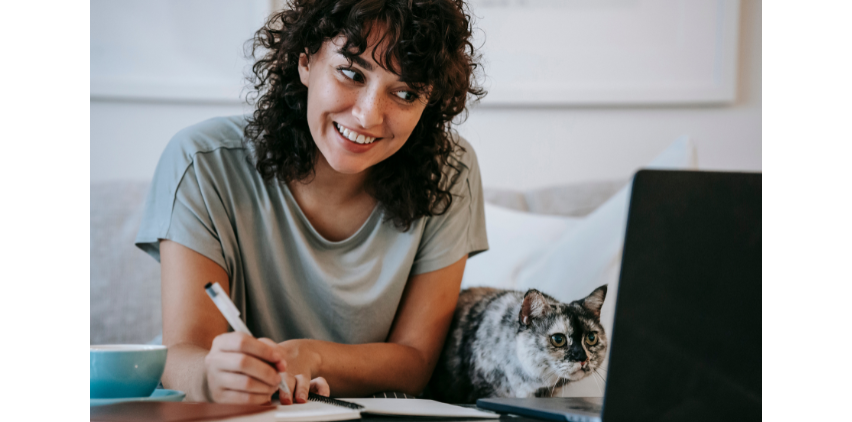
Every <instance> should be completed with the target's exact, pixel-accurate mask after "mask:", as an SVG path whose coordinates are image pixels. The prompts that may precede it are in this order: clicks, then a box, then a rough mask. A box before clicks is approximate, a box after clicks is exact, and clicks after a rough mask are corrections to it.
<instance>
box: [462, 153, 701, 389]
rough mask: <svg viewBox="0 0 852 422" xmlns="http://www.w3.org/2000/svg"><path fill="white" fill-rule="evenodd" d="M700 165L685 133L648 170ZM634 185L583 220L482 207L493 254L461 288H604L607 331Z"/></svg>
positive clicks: (581, 385)
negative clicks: (604, 285) (605, 291)
mask: <svg viewBox="0 0 852 422" xmlns="http://www.w3.org/2000/svg"><path fill="white" fill-rule="evenodd" d="M697 167H698V163H697V157H696V152H695V146H694V145H693V143H692V142H691V141H690V140H689V137H687V136H682V137H680V138H678V139H677V140H675V141H674V143H672V144H671V145H670V146H669V147H668V148H666V149H665V150H664V151H663V152H661V153H660V155H658V156H657V157H656V158H655V159H654V160H653V161H652V162H651V163H650V164H649V165H648V166H646V167H645V168H655V169H696V168H697ZM631 183H632V181H631ZM631 183H628V185H627V186H625V187H624V188H622V189H621V190H620V191H619V192H618V193H616V194H615V195H613V196H612V197H611V198H610V199H609V200H607V201H606V202H605V203H604V204H603V205H601V206H600V207H598V208H597V209H596V210H594V211H592V213H591V214H589V215H587V216H585V217H582V218H568V217H554V216H541V215H538V216H536V215H533V214H526V213H518V212H513V211H509V210H504V209H501V208H499V207H495V206H491V207H489V206H486V207H485V221H486V229H487V230H488V243H489V247H490V249H489V251H488V252H486V253H483V254H480V255H478V256H477V257H475V258H473V259H471V260H470V261H468V264H467V267H466V268H465V274H464V279H463V281H462V286H463V287H469V286H491V287H499V288H504V289H515V290H524V291H525V290H527V289H530V288H535V289H538V290H541V291H542V292H545V293H547V294H549V295H551V296H553V297H554V298H556V299H558V300H560V301H563V302H571V301H573V300H577V299H580V298H583V297H585V296H586V295H588V294H589V293H591V292H592V290H594V289H595V288H597V287H598V286H601V285H603V284H607V285H608V287H607V297H606V300H605V301H604V306H603V308H602V309H601V323H602V324H603V326H604V327H605V328H606V330H607V333H610V332H612V322H613V316H614V313H615V299H616V292H617V290H618V275H619V269H620V266H621V249H622V246H623V244H624V231H625V228H626V224H627V207H628V204H629V199H630V187H631ZM515 214H521V215H515ZM603 367H604V368H605V367H606V362H604V364H603ZM555 395H561V396H564V397H599V396H602V395H603V383H602V382H601V381H600V380H598V379H593V377H587V378H586V379H583V380H581V381H579V382H575V383H570V384H568V385H566V386H565V387H563V388H562V389H561V390H559V391H557V392H556V394H555Z"/></svg>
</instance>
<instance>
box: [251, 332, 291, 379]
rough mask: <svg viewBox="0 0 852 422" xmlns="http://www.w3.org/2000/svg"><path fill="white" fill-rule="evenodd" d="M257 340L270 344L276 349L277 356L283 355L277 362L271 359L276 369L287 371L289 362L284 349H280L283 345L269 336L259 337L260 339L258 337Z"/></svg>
mask: <svg viewBox="0 0 852 422" xmlns="http://www.w3.org/2000/svg"><path fill="white" fill-rule="evenodd" d="M257 341H259V342H261V343H264V344H267V345H269V347H271V348H272V350H274V351H275V353H276V354H277V356H281V359H280V360H278V361H277V362H274V361H269V362H270V363H273V364H275V370H277V371H278V372H279V373H280V372H287V362H286V361H285V360H284V358H283V356H284V354H283V351H281V350H278V349H279V348H280V347H281V346H280V345H278V343H276V342H274V341H272V340H270V339H268V338H259V339H257Z"/></svg>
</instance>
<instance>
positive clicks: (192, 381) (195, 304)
mask: <svg viewBox="0 0 852 422" xmlns="http://www.w3.org/2000/svg"><path fill="white" fill-rule="evenodd" d="M160 264H161V268H162V270H161V280H162V298H163V344H164V345H166V346H168V348H169V351H168V357H167V359H166V370H165V372H164V373H163V379H162V381H163V385H164V386H166V387H167V388H172V389H177V390H181V391H184V392H186V396H187V400H190V401H212V400H216V401H228V402H243V403H245V402H249V403H257V402H260V403H263V402H265V401H268V400H269V396H270V395H271V394H272V393H273V392H274V391H275V390H276V387H275V386H276V385H277V384H278V381H280V377H279V376H278V373H277V372H276V370H275V369H273V368H272V367H271V366H269V364H268V363H266V362H278V361H281V357H280V355H279V354H276V353H275V352H274V351H275V346H274V343H272V342H271V341H270V342H269V343H270V344H269V345H267V344H265V343H263V342H261V341H258V340H255V339H252V338H251V337H249V336H244V335H242V334H241V333H229V334H228V335H226V336H221V337H218V338H217V336H220V335H221V334H224V333H226V332H227V331H228V322H227V321H226V320H225V317H223V316H222V314H221V313H220V312H219V310H218V309H217V308H216V305H214V304H213V301H212V300H210V298H209V297H207V295H206V294H205V293H204V285H205V284H207V283H208V282H218V283H219V284H220V285H221V286H222V289H223V290H225V292H226V293H227V292H228V291H229V288H230V284H229V283H228V275H227V273H226V272H225V270H224V269H223V268H222V267H220V266H219V265H218V264H216V263H215V262H213V261H212V260H210V259H209V258H207V257H205V256H203V255H201V254H199V253H198V252H195V251H193V250H191V249H189V248H187V247H185V246H183V245H181V244H178V243H175V242H172V241H168V240H161V241H160ZM214 340H215V341H216V344H214ZM211 348H215V349H216V351H217V353H213V354H211V353H210V351H211ZM237 352H240V353H248V354H249V356H253V357H256V359H246V358H245V357H241V356H238V355H237ZM264 361H265V362H264ZM210 367H212V368H214V369H217V370H218V369H223V370H222V371H217V377H214V379H216V380H219V381H222V382H220V383H218V384H225V385H227V386H230V388H221V385H219V387H220V388H218V389H216V390H215V391H214V394H212V395H211V388H210V386H208V373H207V372H208V368H210ZM279 369H281V370H283V369H284V367H283V366H282V367H281V368H279Z"/></svg>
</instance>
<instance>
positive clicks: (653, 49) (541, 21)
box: [469, 0, 740, 106]
mask: <svg viewBox="0 0 852 422" xmlns="http://www.w3.org/2000/svg"><path fill="white" fill-rule="evenodd" d="M469 1H470V6H471V9H472V12H473V14H474V16H475V18H476V26H477V27H478V30H477V31H476V33H475V36H476V38H477V40H476V44H475V45H476V46H482V49H481V51H482V54H483V58H484V60H483V62H484V65H485V66H484V67H485V73H486V86H487V87H488V90H489V94H488V96H487V97H486V98H485V99H484V100H483V105H519V106H523V105H644V104H648V105H653V104H713V103H716V104H720V103H730V102H733V101H734V99H735V97H736V80H737V43H738V28H739V9H740V4H739V3H740V2H739V0H469Z"/></svg>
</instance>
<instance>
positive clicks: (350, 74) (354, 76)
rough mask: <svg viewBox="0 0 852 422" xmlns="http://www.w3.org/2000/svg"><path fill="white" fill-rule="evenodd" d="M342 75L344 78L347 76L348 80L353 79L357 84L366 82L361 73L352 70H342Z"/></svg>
mask: <svg viewBox="0 0 852 422" xmlns="http://www.w3.org/2000/svg"><path fill="white" fill-rule="evenodd" d="M340 73H343V76H346V77H347V78H349V79H352V80H353V81H355V82H361V81H363V80H364V77H363V76H361V74H360V73H358V72H356V71H354V70H352V69H346V68H342V69H340Z"/></svg>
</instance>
